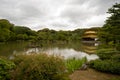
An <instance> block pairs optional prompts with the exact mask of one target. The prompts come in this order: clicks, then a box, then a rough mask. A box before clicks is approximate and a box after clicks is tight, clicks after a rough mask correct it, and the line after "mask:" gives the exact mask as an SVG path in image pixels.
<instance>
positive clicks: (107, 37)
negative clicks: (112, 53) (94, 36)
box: [99, 3, 120, 44]
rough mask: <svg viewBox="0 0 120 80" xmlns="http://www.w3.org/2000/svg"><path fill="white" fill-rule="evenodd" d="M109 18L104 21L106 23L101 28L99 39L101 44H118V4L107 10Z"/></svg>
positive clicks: (119, 12) (119, 37) (119, 22)
mask: <svg viewBox="0 0 120 80" xmlns="http://www.w3.org/2000/svg"><path fill="white" fill-rule="evenodd" d="M108 13H109V14H111V16H110V17H109V18H108V19H107V20H106V23H105V24H104V26H103V27H102V28H101V31H100V34H99V37H100V40H102V41H103V42H106V43H109V42H111V41H113V43H114V44H118V43H119V42H120V4H118V3H116V4H115V5H113V6H112V7H111V8H110V9H109V10H108Z"/></svg>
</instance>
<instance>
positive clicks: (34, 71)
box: [12, 54, 68, 80]
mask: <svg viewBox="0 0 120 80" xmlns="http://www.w3.org/2000/svg"><path fill="white" fill-rule="evenodd" d="M13 61H14V63H15V64H16V65H17V67H16V69H15V70H14V71H13V72H12V75H13V76H12V80H68V75H67V74H66V73H65V70H66V68H65V64H64V61H63V60H62V59H61V58H59V57H55V56H50V55H49V56H48V55H46V54H31V55H18V56H15V58H14V60H13Z"/></svg>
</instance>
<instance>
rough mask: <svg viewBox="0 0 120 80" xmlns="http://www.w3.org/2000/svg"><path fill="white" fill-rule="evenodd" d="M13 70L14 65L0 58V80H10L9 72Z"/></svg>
mask: <svg viewBox="0 0 120 80" xmlns="http://www.w3.org/2000/svg"><path fill="white" fill-rule="evenodd" d="M13 68H15V64H14V63H13V62H11V61H9V60H7V59H5V58H1V57H0V80H10V79H11V76H10V71H11V70H12V69H13Z"/></svg>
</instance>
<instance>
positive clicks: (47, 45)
mask: <svg viewBox="0 0 120 80" xmlns="http://www.w3.org/2000/svg"><path fill="white" fill-rule="evenodd" d="M96 46H97V44H96V43H94V42H80V41H75V42H63V41H57V42H49V41H40V42H36V43H31V42H24V41H23V42H22V41H19V42H7V43H0V56H7V57H11V56H12V55H13V54H31V53H34V54H39V53H47V54H53V55H57V56H62V57H63V58H65V59H68V58H83V57H86V58H87V59H88V60H93V59H97V58H98V56H97V55H96V54H95V51H96Z"/></svg>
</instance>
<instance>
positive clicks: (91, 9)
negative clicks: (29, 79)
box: [0, 0, 120, 30]
mask: <svg viewBox="0 0 120 80" xmlns="http://www.w3.org/2000/svg"><path fill="white" fill-rule="evenodd" d="M116 2H117V3H120V0H0V18H1V19H7V20H9V21H10V22H11V23H13V24H15V25H21V26H27V27H30V28H31V29H34V30H39V29H43V28H49V29H54V30H74V29H77V28H90V27H100V26H102V25H103V24H104V21H105V20H106V18H107V17H108V16H109V15H108V14H107V13H106V12H107V10H108V8H110V7H112V5H113V4H115V3H116Z"/></svg>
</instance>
